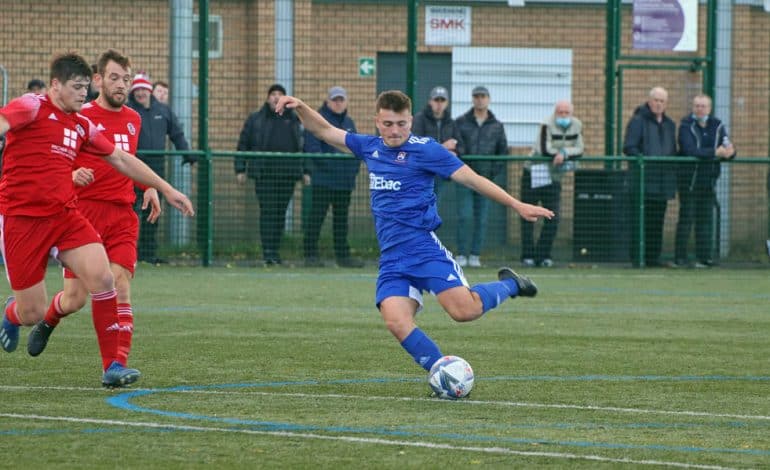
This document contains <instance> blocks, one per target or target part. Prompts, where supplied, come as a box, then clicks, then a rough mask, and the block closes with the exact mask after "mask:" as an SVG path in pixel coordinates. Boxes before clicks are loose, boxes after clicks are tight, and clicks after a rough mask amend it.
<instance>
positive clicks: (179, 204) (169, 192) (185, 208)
mask: <svg viewBox="0 0 770 470" xmlns="http://www.w3.org/2000/svg"><path fill="white" fill-rule="evenodd" d="M105 159H106V160H107V163H109V164H110V165H112V166H113V167H114V168H115V169H116V170H118V171H119V172H121V173H123V174H124V175H126V176H128V177H129V178H131V179H132V180H134V181H136V182H138V183H141V184H143V185H145V186H149V187H151V188H155V189H157V190H158V191H160V192H161V193H162V194H163V196H164V197H165V198H166V200H167V201H168V203H169V204H171V205H172V206H174V207H175V208H176V209H177V210H179V212H181V213H182V214H184V215H190V216H192V215H195V210H194V209H193V206H192V202H190V199H189V198H188V197H187V196H185V195H184V194H182V193H180V192H179V191H177V190H176V189H174V187H173V186H171V185H170V184H168V182H166V180H164V179H163V178H161V177H160V176H158V175H157V174H156V173H155V172H154V171H152V170H151V169H150V167H148V166H147V165H146V164H145V163H144V162H142V161H141V160H139V159H138V158H136V157H135V156H133V155H131V154H130V153H128V152H126V151H124V150H121V149H119V148H117V147H115V150H114V151H113V152H112V153H111V154H110V155H107V156H106V157H105Z"/></svg>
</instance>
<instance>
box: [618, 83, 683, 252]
mask: <svg viewBox="0 0 770 470" xmlns="http://www.w3.org/2000/svg"><path fill="white" fill-rule="evenodd" d="M667 104H668V92H667V91H666V90H665V89H663V88H661V87H655V88H653V89H652V90H650V94H649V97H648V99H647V103H645V104H643V105H641V106H639V107H638V108H636V111H634V116H633V117H632V118H631V121H629V123H628V126H627V127H626V139H625V142H624V143H623V153H625V154H626V155H628V156H632V157H636V156H650V157H661V156H663V157H665V156H675V155H676V154H677V152H676V124H675V123H674V121H672V120H671V118H669V117H668V116H666V114H665V111H666V105H667ZM629 167H630V169H631V171H630V178H631V180H630V182H629V187H630V190H631V262H632V264H633V265H634V266H640V263H641V257H640V256H639V222H640V220H639V204H640V202H641V201H640V198H639V168H638V166H637V165H636V164H635V163H633V162H632V163H631V164H629ZM675 195H676V172H675V167H674V166H673V165H672V164H670V163H667V162H649V163H646V164H645V167H644V247H645V251H644V262H645V265H647V266H661V265H662V264H661V261H660V253H661V249H662V246H663V222H664V220H665V217H666V206H667V205H668V200H669V199H673V198H674V196H675Z"/></svg>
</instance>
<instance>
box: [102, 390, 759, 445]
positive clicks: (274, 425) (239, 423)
mask: <svg viewBox="0 0 770 470" xmlns="http://www.w3.org/2000/svg"><path fill="white" fill-rule="evenodd" d="M415 381H417V379H405V378H401V379H389V378H379V379H340V380H330V381H326V382H320V381H317V380H307V381H300V382H270V383H241V384H219V385H211V386H206V385H197V386H178V387H171V388H167V389H157V390H137V391H132V392H126V393H121V394H120V395H117V396H114V397H110V398H108V399H106V402H107V403H108V404H109V405H111V406H114V407H116V408H120V409H123V410H127V411H134V412H139V413H149V414H154V415H158V416H165V417H171V418H181V419H187V420H197V421H208V422H217V423H225V424H230V425H234V427H233V429H242V428H243V427H244V426H245V427H246V428H247V429H250V430H262V431H287V432H307V431H315V432H317V431H325V432H334V433H354V434H377V435H383V436H391V437H420V438H440V439H451V440H459V441H467V442H495V443H508V444H541V445H546V444H548V445H560V446H570V447H583V448H589V447H591V448H602V449H626V450H631V449H633V450H660V451H677V452H695V453H730V454H745V455H758V456H770V451H768V450H760V449H729V448H705V447H694V446H667V445H662V444H650V445H637V444H618V443H603V442H588V441H561V440H547V439H525V438H509V437H494V436H481V435H472V434H457V433H438V434H433V433H427V432H415V431H406V430H403V429H394V428H392V427H391V428H381V427H372V428H366V427H350V426H320V425H308V424H294V423H282V422H275V421H258V420H249V419H241V418H224V417H216V416H207V415H199V414H195V413H184V412H177V411H164V410H160V409H156V408H146V407H142V406H138V405H134V404H133V403H131V400H132V399H134V398H138V397H142V396H148V395H152V394H156V393H164V392H177V391H192V390H204V389H232V388H254V387H258V388H265V387H277V386H291V385H321V384H363V383H390V382H415ZM419 381H422V379H419Z"/></svg>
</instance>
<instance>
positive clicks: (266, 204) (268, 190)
mask: <svg viewBox="0 0 770 470" xmlns="http://www.w3.org/2000/svg"><path fill="white" fill-rule="evenodd" d="M295 182H296V179H294V178H291V179H288V178H261V179H259V180H258V181H256V184H255V191H256V194H257V199H258V200H259V235H260V238H261V240H262V257H263V258H264V259H265V260H280V259H281V256H280V254H279V252H280V249H281V237H282V236H283V227H284V220H285V216H286V208H287V207H288V206H289V201H291V197H292V196H293V195H294V184H295Z"/></svg>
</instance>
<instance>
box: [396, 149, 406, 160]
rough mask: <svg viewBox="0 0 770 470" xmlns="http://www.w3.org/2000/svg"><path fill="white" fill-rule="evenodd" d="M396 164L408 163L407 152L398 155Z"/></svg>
mask: <svg viewBox="0 0 770 470" xmlns="http://www.w3.org/2000/svg"><path fill="white" fill-rule="evenodd" d="M396 162H397V163H406V152H398V155H396Z"/></svg>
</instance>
